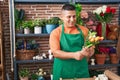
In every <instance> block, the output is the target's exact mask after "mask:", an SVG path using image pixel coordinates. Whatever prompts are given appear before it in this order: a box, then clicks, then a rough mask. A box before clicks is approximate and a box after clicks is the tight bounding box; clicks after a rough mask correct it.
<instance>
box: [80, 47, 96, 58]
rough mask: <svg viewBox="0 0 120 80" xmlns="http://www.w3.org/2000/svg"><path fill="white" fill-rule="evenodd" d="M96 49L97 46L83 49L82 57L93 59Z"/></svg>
mask: <svg viewBox="0 0 120 80" xmlns="http://www.w3.org/2000/svg"><path fill="white" fill-rule="evenodd" d="M94 48H95V46H91V47H90V48H86V47H85V48H83V49H82V55H84V56H86V57H91V56H92V55H93V54H94Z"/></svg>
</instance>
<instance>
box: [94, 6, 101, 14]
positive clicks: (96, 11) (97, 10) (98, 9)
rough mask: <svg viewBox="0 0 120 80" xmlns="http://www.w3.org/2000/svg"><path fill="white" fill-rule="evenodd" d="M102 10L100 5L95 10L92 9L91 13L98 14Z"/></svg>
mask: <svg viewBox="0 0 120 80" xmlns="http://www.w3.org/2000/svg"><path fill="white" fill-rule="evenodd" d="M101 11H102V7H99V8H97V9H96V10H94V11H93V13H96V14H98V15H99V14H100V13H101Z"/></svg>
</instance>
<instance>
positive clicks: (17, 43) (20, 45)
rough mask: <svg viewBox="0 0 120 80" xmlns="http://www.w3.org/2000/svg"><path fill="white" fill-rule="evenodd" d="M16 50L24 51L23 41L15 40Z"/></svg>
mask: <svg viewBox="0 0 120 80" xmlns="http://www.w3.org/2000/svg"><path fill="white" fill-rule="evenodd" d="M16 49H17V50H21V49H24V41H23V40H17V42H16Z"/></svg>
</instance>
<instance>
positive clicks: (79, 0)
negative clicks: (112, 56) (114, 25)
mask: <svg viewBox="0 0 120 80" xmlns="http://www.w3.org/2000/svg"><path fill="white" fill-rule="evenodd" d="M70 1H71V0H10V11H11V12H10V16H12V17H11V18H10V19H11V20H10V23H11V24H10V27H11V41H13V42H11V56H12V61H13V62H11V63H13V64H14V65H13V66H12V67H13V68H14V80H18V64H25V63H41V62H53V60H48V59H43V60H16V57H15V54H16V52H15V39H16V38H29V37H48V36H49V34H15V25H14V24H15V23H14V3H16V4H17V3H40V4H41V3H50V4H51V3H69V2H70ZM72 2H73V3H75V2H76V3H80V4H94V3H95V4H102V3H106V4H109V3H112V4H113V3H115V4H119V5H120V0H90V1H89V0H72ZM119 9H120V6H119ZM119 16H120V10H119ZM119 24H120V17H119ZM104 43H105V44H106V43H107V44H109V43H112V44H116V43H117V40H115V41H112V40H104V41H102V42H101V43H100V44H104ZM109 66H110V67H113V66H116V67H118V66H120V64H104V65H89V68H90V69H91V68H100V67H109Z"/></svg>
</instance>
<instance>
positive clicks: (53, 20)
mask: <svg viewBox="0 0 120 80" xmlns="http://www.w3.org/2000/svg"><path fill="white" fill-rule="evenodd" d="M59 20H60V19H59V18H58V17H53V18H50V19H48V20H47V23H46V24H55V25H57V24H59Z"/></svg>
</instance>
